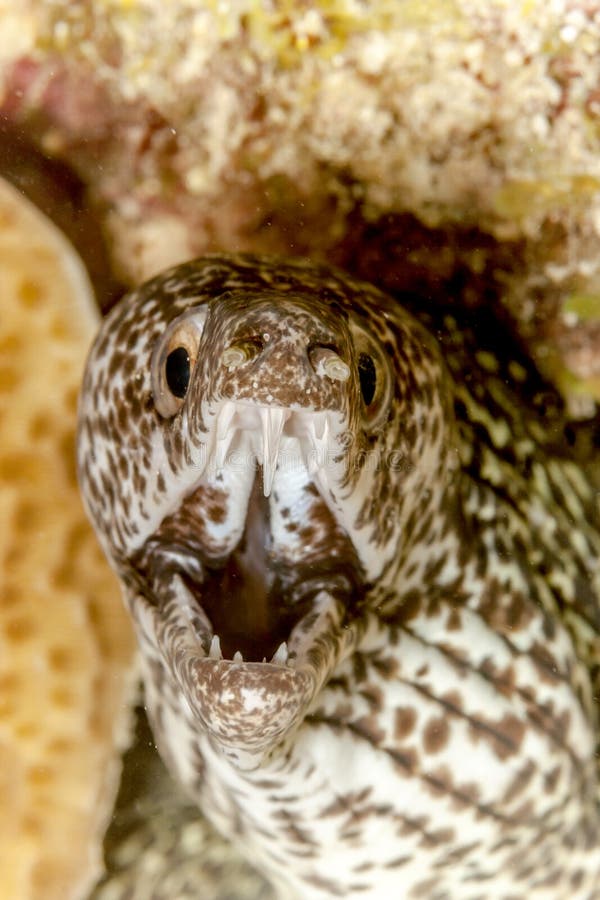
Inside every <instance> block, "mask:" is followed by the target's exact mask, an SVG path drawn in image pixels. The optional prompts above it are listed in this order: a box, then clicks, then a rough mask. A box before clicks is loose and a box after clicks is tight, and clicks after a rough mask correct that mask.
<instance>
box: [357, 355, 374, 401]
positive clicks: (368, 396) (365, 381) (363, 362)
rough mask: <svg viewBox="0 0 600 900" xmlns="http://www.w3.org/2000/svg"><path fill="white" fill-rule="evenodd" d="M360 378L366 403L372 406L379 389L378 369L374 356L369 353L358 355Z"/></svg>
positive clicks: (361, 390) (361, 389)
mask: <svg viewBox="0 0 600 900" xmlns="http://www.w3.org/2000/svg"><path fill="white" fill-rule="evenodd" d="M358 379H359V381H360V392H361V394H362V398H363V401H364V404H365V406H370V405H371V403H372V402H373V397H374V396H375V391H376V389H377V370H376V369H375V363H374V362H373V357H372V356H369V354H368V353H361V354H360V356H359V357H358Z"/></svg>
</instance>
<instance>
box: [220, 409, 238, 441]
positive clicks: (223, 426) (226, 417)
mask: <svg viewBox="0 0 600 900" xmlns="http://www.w3.org/2000/svg"><path fill="white" fill-rule="evenodd" d="M234 415H235V403H232V402H231V400H226V401H225V403H224V404H223V406H222V407H221V410H220V412H219V417H218V419H217V440H218V441H222V440H223V438H224V437H225V436H226V434H227V432H228V431H229V426H230V425H231V420H232V419H233V417H234Z"/></svg>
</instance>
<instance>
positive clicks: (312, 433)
mask: <svg viewBox="0 0 600 900" xmlns="http://www.w3.org/2000/svg"><path fill="white" fill-rule="evenodd" d="M317 426H318V428H317ZM307 430H308V437H309V440H310V443H311V445H312V454H311V455H310V458H309V461H308V471H309V474H311V475H314V474H315V472H316V471H317V469H322V468H323V467H324V466H325V463H326V462H327V445H328V441H329V420H328V419H327V417H325V416H323V418H322V419H320V420H317V423H315V422H314V420H313V421H311V422H310V424H309V426H308V429H307ZM319 432H320V433H319Z"/></svg>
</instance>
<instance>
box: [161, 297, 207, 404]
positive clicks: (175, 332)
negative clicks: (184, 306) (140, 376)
mask: <svg viewBox="0 0 600 900" xmlns="http://www.w3.org/2000/svg"><path fill="white" fill-rule="evenodd" d="M205 321H206V307H205V306H197V307H194V308H192V309H188V310H187V312H185V313H184V314H183V315H181V316H178V318H177V319H174V320H173V322H171V324H170V325H169V327H168V328H167V330H166V331H165V333H164V334H163V335H162V337H161V338H160V339H159V340H158V343H157V344H156V346H155V348H154V352H153V354H152V396H153V398H154V405H155V406H156V409H157V410H158V412H159V413H160V415H161V416H163V417H164V418H169V417H171V416H174V415H175V413H177V412H179V410H180V409H181V407H182V405H183V401H184V399H185V396H186V394H187V391H188V388H189V386H190V381H191V378H192V372H193V370H194V366H195V364H196V359H197V356H198V347H199V345H200V338H201V336H202V330H203V328H204V322H205Z"/></svg>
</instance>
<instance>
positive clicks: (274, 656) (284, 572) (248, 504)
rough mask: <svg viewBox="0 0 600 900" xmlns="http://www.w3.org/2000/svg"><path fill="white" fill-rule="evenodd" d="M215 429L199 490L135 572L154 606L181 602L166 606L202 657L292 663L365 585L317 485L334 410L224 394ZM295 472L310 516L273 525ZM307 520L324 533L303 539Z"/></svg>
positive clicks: (165, 525)
mask: <svg viewBox="0 0 600 900" xmlns="http://www.w3.org/2000/svg"><path fill="white" fill-rule="evenodd" d="M211 432H212V435H213V439H212V442H209V443H210V453H209V456H208V460H206V461H204V465H203V467H202V471H201V476H200V478H199V480H198V482H197V483H196V487H195V488H194V490H193V491H192V492H191V493H190V494H188V495H187V496H185V497H183V498H182V499H181V502H180V505H179V507H178V509H177V510H176V511H175V512H173V513H172V514H171V515H169V516H168V517H166V518H165V519H164V520H163V522H162V523H161V525H160V526H159V528H158V529H157V530H156V532H155V533H154V535H153V536H152V538H151V539H150V540H149V541H148V542H147V544H146V545H145V547H144V550H143V551H142V559H140V561H139V565H138V570H140V569H141V570H145V580H146V582H147V583H148V586H149V587H150V595H151V596H152V597H153V598H154V599H155V600H157V601H158V605H159V606H160V599H159V598H161V597H162V598H164V597H165V596H170V597H172V598H173V599H175V604H172V605H171V610H170V611H171V614H175V616H176V618H177V619H178V620H179V621H180V622H181V623H182V624H183V623H184V621H185V622H186V625H187V628H188V637H192V638H193V639H194V640H195V642H196V645H197V654H198V656H199V657H200V658H205V659H209V660H213V661H217V662H218V661H221V660H225V661H231V662H232V663H235V664H240V663H261V664H265V663H266V664H269V665H273V666H286V667H294V666H296V665H297V664H298V663H300V662H301V661H302V660H303V659H304V660H305V659H306V658H307V655H308V654H309V653H310V645H311V643H312V642H313V641H314V639H315V637H316V635H317V634H318V633H319V632H320V631H322V629H324V628H328V629H330V628H334V627H337V626H339V624H340V619H341V618H342V617H345V616H347V615H349V614H350V610H351V607H352V605H353V602H354V601H355V600H356V597H357V595H358V593H359V585H360V581H361V578H360V565H359V563H358V560H357V557H356V553H355V551H354V548H353V547H352V544H351V542H350V540H349V539H348V537H347V536H346V534H345V533H344V532H343V531H342V530H341V529H340V527H339V526H338V525H337V523H336V522H335V520H334V517H333V514H332V513H331V512H330V510H329V509H328V508H327V506H326V504H325V502H324V500H323V498H322V496H321V494H320V492H319V490H318V489H317V488H316V486H315V482H316V481H317V480H318V473H320V474H321V484H322V482H323V481H324V480H326V479H327V465H328V462H327V460H328V459H330V460H333V461H334V464H335V460H336V456H335V453H334V452H333V451H335V449H336V447H335V445H332V444H331V443H330V437H331V428H330V424H329V414H328V413H327V412H323V413H309V412H307V411H304V410H289V409H286V410H284V409H279V408H277V407H268V408H265V407H260V406H253V405H251V404H246V403H233V402H230V401H225V402H224V403H223V404H221V405H220V407H219V408H218V409H217V411H216V414H215V415H214V416H213V420H212V425H211ZM286 454H287V456H286ZM337 458H338V459H339V448H338V456H337ZM249 460H251V462H250V463H249ZM236 465H237V466H238V468H237V471H236V470H235V467H236ZM286 466H287V467H288V468H287V470H286V468H285V467H286ZM276 477H277V479H279V480H275V489H276V491H275V495H274V496H273V497H271V496H270V495H271V493H272V488H273V485H274V479H275V478H276ZM286 479H289V480H287V481H286ZM298 479H299V480H300V481H301V482H302V484H303V487H302V488H301V489H300V488H295V490H296V491H297V492H298V494H299V495H301V503H300V505H302V510H303V515H304V520H303V521H297V522H290V521H289V520H288V521H287V522H286V523H285V524H284V525H282V522H281V521H279V524H278V525H277V526H274V524H273V521H272V515H273V509H274V508H275V510H276V512H275V515H276V516H277V515H279V513H278V512H277V509H278V508H279V507H281V506H284V507H285V504H286V502H287V496H288V494H289V493H290V492H291V491H293V490H294V488H293V487H290V484H291V483H292V482H294V481H297V480H298ZM277 492H279V493H280V494H281V495H282V497H279V496H277ZM302 492H304V493H302ZM283 496H285V497H286V500H284V499H283ZM244 514H245V515H244ZM211 515H212V523H211V522H209V520H210V518H211ZM288 515H289V513H288ZM311 516H312V518H313V520H315V521H318V528H319V539H317V540H316V539H314V538H313V544H312V546H311V545H310V540H308V544H307V545H306V546H305V544H304V539H303V538H302V535H303V534H304V533H305V532H304V531H303V528H305V526H306V522H307V519H308V517H311ZM236 529H237V531H236ZM310 530H311V529H310V528H307V529H306V532H310ZM215 535H218V536H220V537H219V540H220V543H217V544H215V543H214V541H215ZM231 535H234V538H231ZM290 535H293V537H292V538H290ZM296 535H297V536H296ZM286 540H292V541H294V540H295V541H296V542H297V547H296V551H295V556H294V558H293V559H290V557H289V554H288V555H287V556H286V553H285V552H281V541H283V542H284V543H285V541H286ZM211 541H213V543H211ZM176 576H178V577H176Z"/></svg>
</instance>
